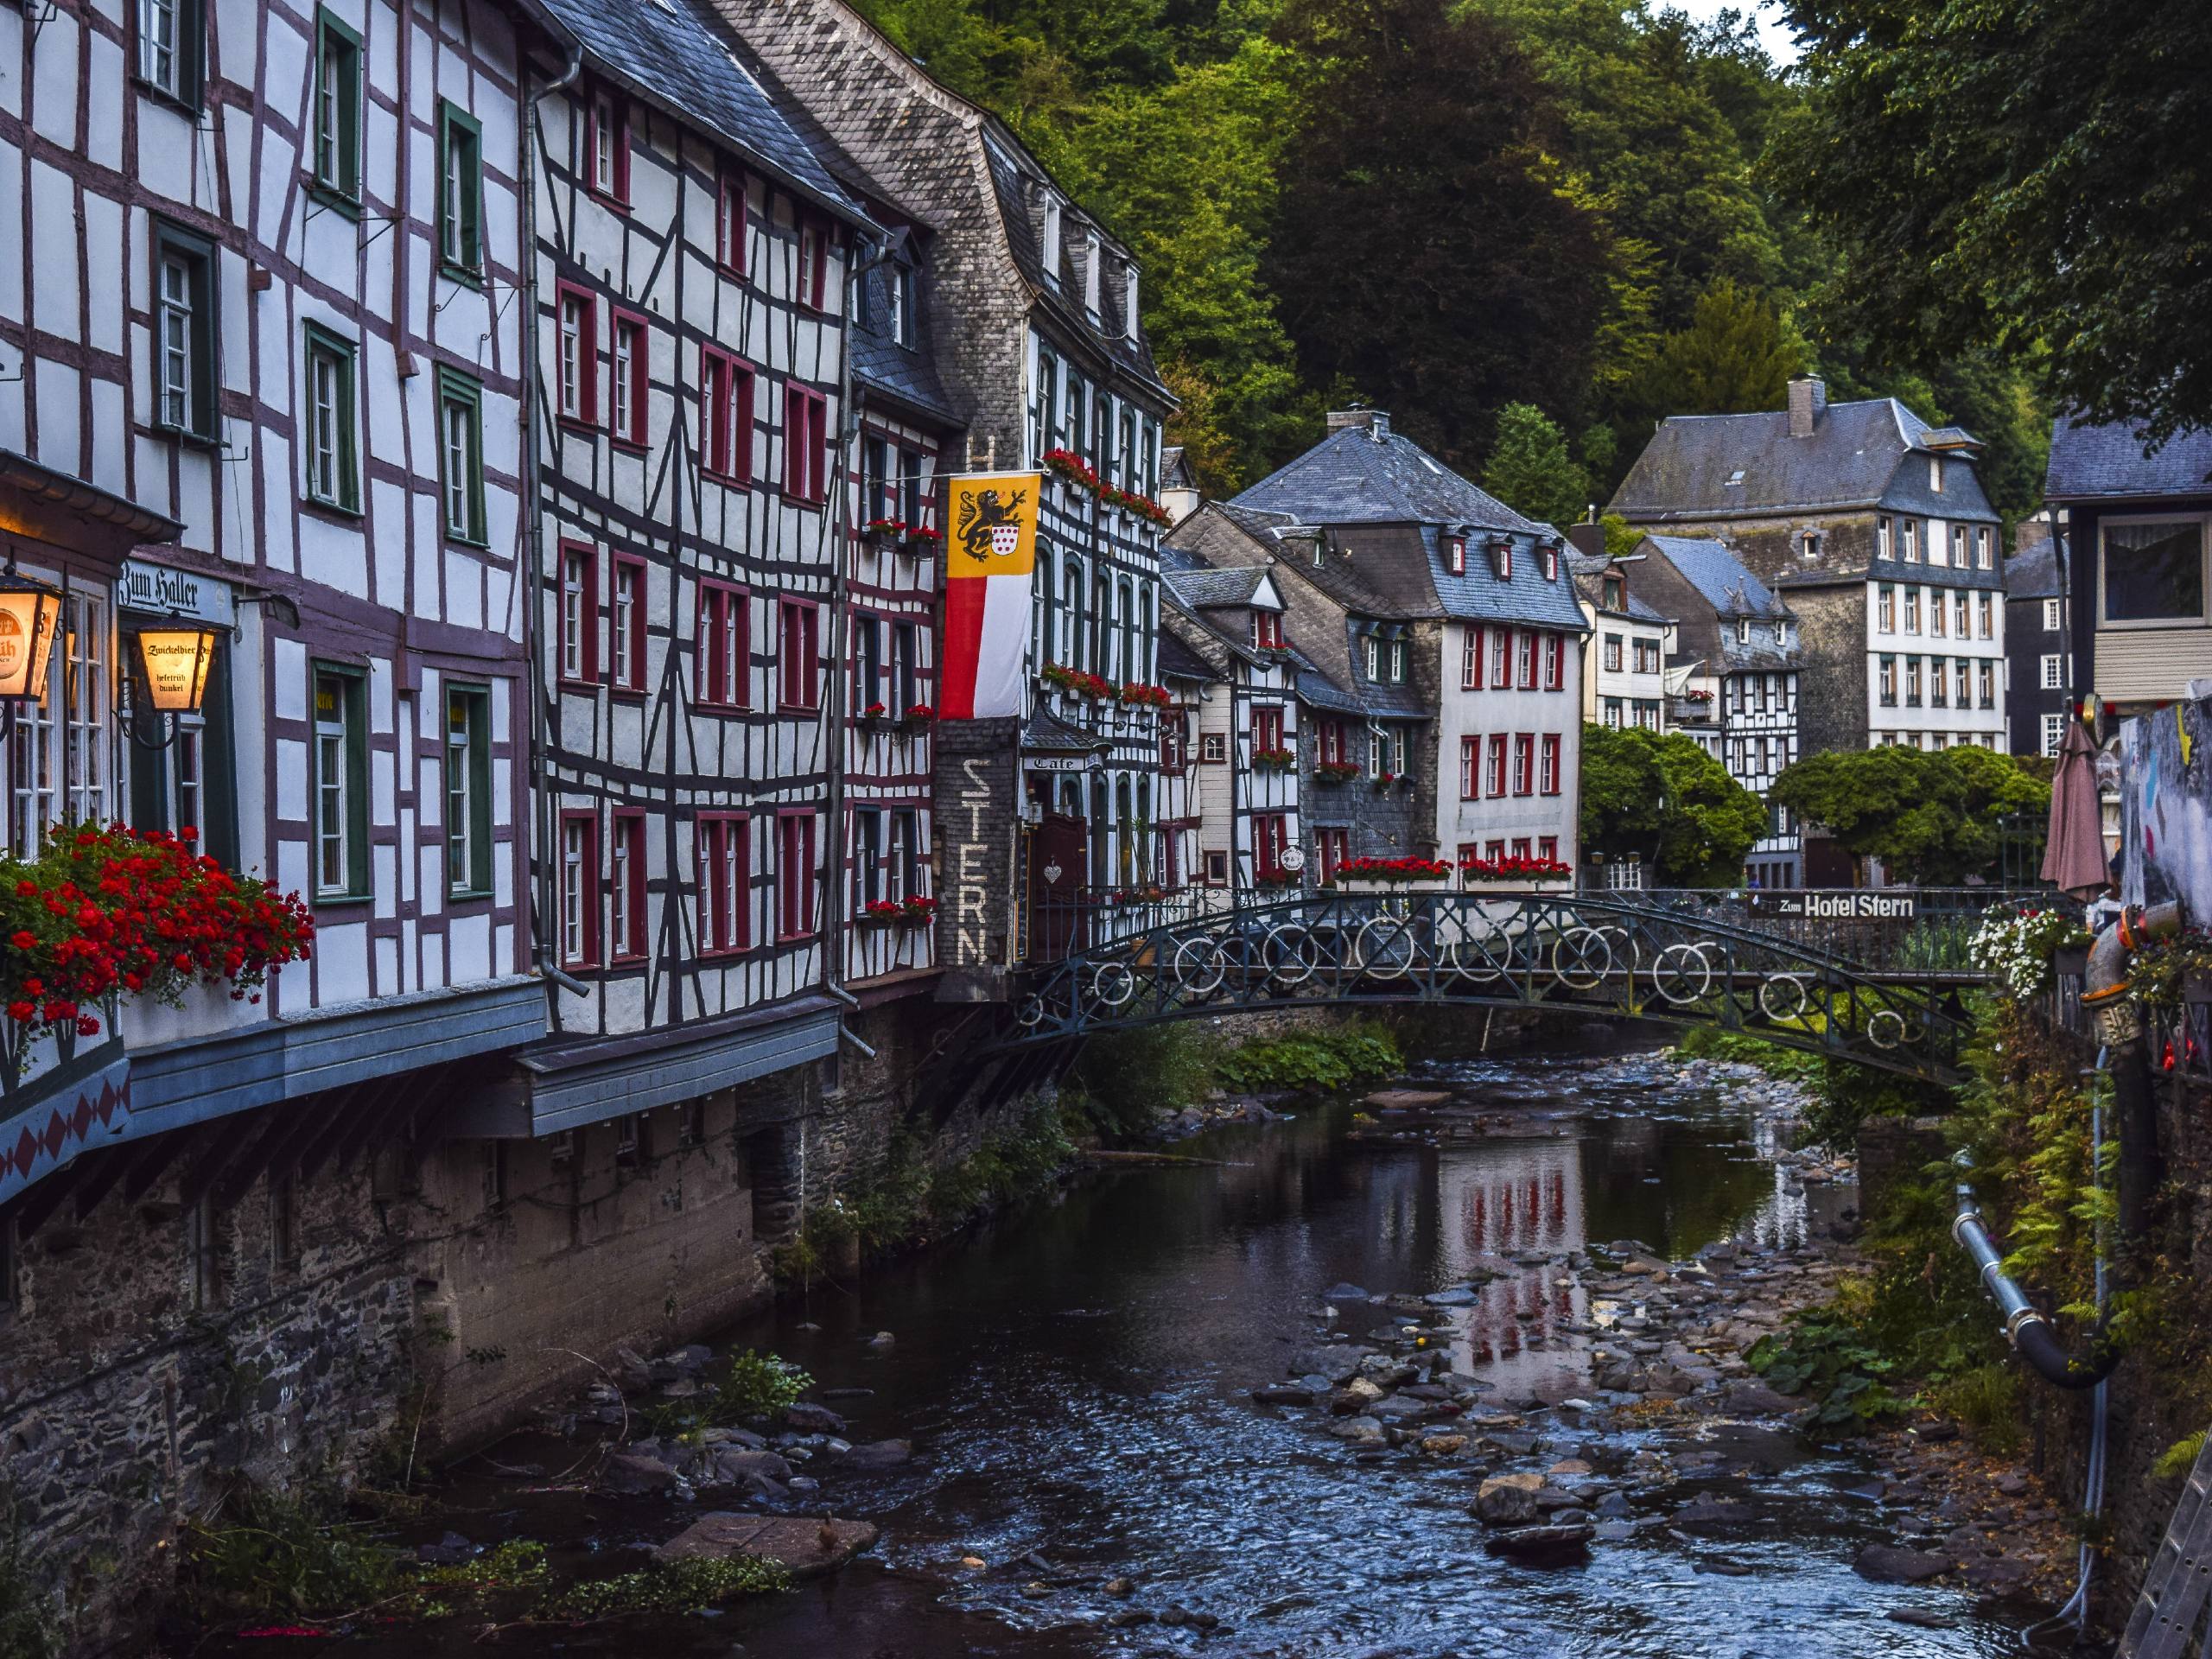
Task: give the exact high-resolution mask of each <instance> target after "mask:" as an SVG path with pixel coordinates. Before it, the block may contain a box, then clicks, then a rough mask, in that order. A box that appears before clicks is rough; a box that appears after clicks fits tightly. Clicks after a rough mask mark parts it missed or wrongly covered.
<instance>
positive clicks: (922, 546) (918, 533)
mask: <svg viewBox="0 0 2212 1659" xmlns="http://www.w3.org/2000/svg"><path fill="white" fill-rule="evenodd" d="M943 546H944V531H941V530H932V529H931V528H930V527H929V526H928V525H927V524H909V525H907V526H906V535H905V536H904V537H901V538H900V540H899V548H898V550H899V552H901V553H903V554H905V555H906V556H907V557H908V558H910V559H918V558H924V557H931V556H935V554H936V553H937V550H938V549H939V548H941V547H943Z"/></svg>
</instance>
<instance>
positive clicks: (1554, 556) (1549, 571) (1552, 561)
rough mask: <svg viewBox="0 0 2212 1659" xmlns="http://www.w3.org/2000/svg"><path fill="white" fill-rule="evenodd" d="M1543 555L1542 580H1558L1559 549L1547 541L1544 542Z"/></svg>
mask: <svg viewBox="0 0 2212 1659" xmlns="http://www.w3.org/2000/svg"><path fill="white" fill-rule="evenodd" d="M1543 555H1544V580H1545V581H1546V582H1557V581H1558V580H1559V549H1557V548H1556V547H1554V546H1553V545H1552V544H1551V543H1549V542H1547V543H1544V547H1543Z"/></svg>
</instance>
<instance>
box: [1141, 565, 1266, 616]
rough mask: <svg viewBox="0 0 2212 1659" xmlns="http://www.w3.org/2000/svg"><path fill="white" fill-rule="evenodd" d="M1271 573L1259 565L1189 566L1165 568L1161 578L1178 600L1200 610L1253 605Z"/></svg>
mask: <svg viewBox="0 0 2212 1659" xmlns="http://www.w3.org/2000/svg"><path fill="white" fill-rule="evenodd" d="M1267 574H1268V572H1267V567H1266V566H1264V565H1258V564H1240V565H1230V566H1229V567H1228V568H1226V569H1216V568H1214V567H1213V566H1211V565H1203V566H1198V567H1196V568H1192V567H1187V566H1185V567H1179V568H1177V569H1172V570H1167V569H1163V570H1162V571H1161V572H1160V582H1162V584H1163V585H1165V586H1166V588H1167V589H1168V591H1169V592H1171V593H1173V594H1174V595H1175V597H1176V598H1178V599H1179V600H1181V601H1183V603H1184V604H1185V605H1187V606H1189V607H1192V609H1193V610H1196V609H1199V608H1202V607H1207V606H1213V605H1249V604H1250V603H1251V602H1252V601H1253V596H1254V595H1255V594H1257V593H1258V592H1259V588H1260V583H1261V581H1262V579H1263V578H1264V577H1265V576H1266V575H1267Z"/></svg>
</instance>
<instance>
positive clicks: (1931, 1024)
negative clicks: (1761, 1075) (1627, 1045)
mask: <svg viewBox="0 0 2212 1659" xmlns="http://www.w3.org/2000/svg"><path fill="white" fill-rule="evenodd" d="M1958 991H1959V987H1958V985H1957V984H1956V982H1955V976H1931V977H1930V979H1929V982H1927V983H1925V984H1920V983H1915V982H1911V981H1910V979H1909V978H1901V977H1900V976H1895V975H1891V976H1885V978H1883V979H1881V980H1879V981H1877V980H1876V979H1874V978H1872V977H1870V976H1868V975H1866V973H1864V972H1863V971H1861V970H1860V969H1859V968H1858V967H1857V966H1856V965H1855V964H1854V963H1851V962H1850V961H1848V960H1847V959H1846V958H1844V957H1841V956H1840V955H1837V954H1834V953H1833V952H1827V951H1821V950H1815V949H1812V948H1809V947H1808V946H1807V945H1806V944H1802V943H1800V942H1799V941H1797V940H1795V939H1792V938H1785V937H1781V936H1777V935H1775V934H1770V933H1765V932H1762V931H1758V930H1757V929H1755V928H1752V927H1749V926H1744V925H1736V924H1733V923H1731V922H1726V921H1722V920H1719V919H1717V918H1714V917H1713V916H1711V915H1709V914H1705V913H1700V912H1690V911H1688V910H1684V909H1681V908H1669V907H1666V906H1651V905H1645V904H1641V903H1636V902H1630V899H1629V897H1628V896H1627V895H1621V896H1618V897H1612V896H1608V897H1604V898H1599V897H1592V896H1584V895H1581V894H1573V893H1568V894H1557V893H1415V892H1380V893H1335V894H1326V895H1321V896H1316V897H1309V898H1305V899H1296V900H1292V901H1288V902H1285V903H1282V904H1278V905H1273V906H1260V907H1252V908H1244V909H1239V910H1236V911H1234V912H1227V913H1224V914H1217V915H1212V916H1205V917H1200V918H1192V919H1191V920H1188V921H1185V922H1182V923H1179V924H1177V925H1163V926H1160V927H1155V928H1153V929H1150V930H1148V931H1143V932H1141V933H1134V934H1131V935H1129V936H1127V937H1125V938H1120V939H1118V940H1116V941H1113V942H1112V943H1110V944H1103V945H1100V946H1097V947H1095V948H1092V949H1089V950H1083V951H1080V952H1077V953H1072V954H1071V955H1069V956H1068V957H1066V958H1065V960H1063V961H1061V962H1058V963H1054V964H1052V966H1051V967H1049V968H1047V969H1044V970H1042V971H1040V972H1038V973H1036V974H1034V975H1033V976H1031V977H1030V978H1029V979H1028V980H1027V982H1026V988H1025V989H1024V991H1023V992H1022V993H1020V995H1019V996H1018V999H1017V1001H1016V1005H1015V1008H1014V1021H1015V1026H1016V1027H1017V1033H1016V1035H1015V1037H1014V1040H1015V1041H1016V1042H1030V1041H1042V1040H1046V1039H1064V1038H1067V1037H1072V1036H1078V1035H1082V1034H1085V1033H1089V1032H1091V1031H1096V1030H1100V1029H1105V1028H1109V1027H1122V1026H1134V1025H1141V1024H1147V1023H1150V1022H1152V1021H1155V1020H1166V1019H1175V1018H1185V1017H1193V1016H1199V1015H1203V1014H1209V1013H1227V1012H1233V1011H1236V1010H1237V1009H1239V1008H1244V1007H1267V1006H1278V1005H1286V1004H1289V1005H1294V1004H1299V1003H1330V1002H1336V1003H1358V1002H1361V1001H1374V1002H1378V1003H1380V1002H1440V1003H1442V1002H1474V1003H1488V1004H1492V1005H1497V1004H1516V1005H1531V1004H1548V1005H1555V1006H1559V1007H1562V1008H1580V1009H1583V1010H1586V1011H1589V1012H1592V1013H1612V1014H1621V1015H1626V1016H1630V1017H1643V1018H1652V1019H1659V1020H1671V1021H1674V1022H1675V1023H1681V1024H1710V1025H1717V1026H1720V1027H1726V1028H1729V1029H1736V1030H1743V1031H1747V1032H1751V1033H1756V1034H1758V1035H1760V1036H1763V1037H1766V1038H1769V1039H1772V1040H1774V1041H1777V1042H1781V1043H1784V1044H1787V1045H1789V1046H1796V1047H1800V1048H1805V1049H1809V1050H1812V1051H1815V1052H1823V1053H1828V1054H1834V1055H1839V1056H1843V1057H1847V1058H1857V1059H1862V1060H1865V1061H1866V1063H1868V1064H1870V1065H1879V1066H1883V1067H1885V1068H1886V1069H1889V1070H1892V1071H1906V1072H1911V1073H1915V1074H1916V1075H1922V1076H1928V1077H1951V1076H1953V1075H1955V1072H1956V1069H1957V1064H1958V1058H1959V1053H1960V1049H1961V1042H1962V1040H1963V1038H1964V1035H1965V1032H1966V1018H1965V1012H1964V1010H1963V1008H1962V1007H1961V1006H1960V1004H1959V1002H1958Z"/></svg>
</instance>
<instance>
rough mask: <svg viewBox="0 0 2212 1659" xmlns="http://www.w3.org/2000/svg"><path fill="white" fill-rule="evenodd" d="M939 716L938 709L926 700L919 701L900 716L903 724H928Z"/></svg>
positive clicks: (900, 721) (900, 722)
mask: <svg viewBox="0 0 2212 1659" xmlns="http://www.w3.org/2000/svg"><path fill="white" fill-rule="evenodd" d="M936 718H937V710H936V709H932V708H931V707H930V706H929V704H927V703H926V702H918V703H916V704H915V705H914V706H913V707H912V708H911V709H907V710H906V713H905V714H903V715H899V724H900V725H901V726H926V725H928V724H929V723H930V722H931V721H933V720H935V719H936Z"/></svg>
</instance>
